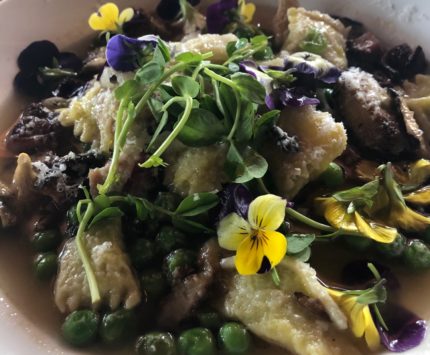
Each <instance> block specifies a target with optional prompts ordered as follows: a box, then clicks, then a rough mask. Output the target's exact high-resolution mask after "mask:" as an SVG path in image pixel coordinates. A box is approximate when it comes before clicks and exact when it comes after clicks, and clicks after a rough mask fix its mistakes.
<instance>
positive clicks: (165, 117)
mask: <svg viewBox="0 0 430 355" xmlns="http://www.w3.org/2000/svg"><path fill="white" fill-rule="evenodd" d="M168 120H169V113H168V112H167V111H165V112H163V115H162V116H161V119H160V122H159V123H158V126H157V129H156V130H155V132H154V134H153V136H152V138H151V141H150V142H149V144H148V147H147V148H146V150H148V151H149V150H150V149H151V148H152V146H153V145H154V143H155V142H156V141H157V138H158V137H159V135H160V133H161V132H162V131H163V129H164V127H166V124H167V122H168Z"/></svg>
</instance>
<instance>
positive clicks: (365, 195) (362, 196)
mask: <svg viewBox="0 0 430 355" xmlns="http://www.w3.org/2000/svg"><path fill="white" fill-rule="evenodd" d="M378 189H379V180H373V181H371V182H368V183H367V184H364V185H363V186H358V187H353V188H352V189H349V190H345V191H340V192H336V193H335V194H333V197H334V198H335V199H336V200H338V201H340V202H354V204H355V205H356V206H361V205H365V206H368V207H372V205H373V198H374V197H375V196H376V194H377V193H378Z"/></svg>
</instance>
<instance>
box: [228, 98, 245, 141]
mask: <svg viewBox="0 0 430 355" xmlns="http://www.w3.org/2000/svg"><path fill="white" fill-rule="evenodd" d="M233 92H234V97H235V98H236V102H237V106H236V115H235V117H234V122H233V127H231V131H230V133H229V135H228V136H227V139H228V140H232V139H233V137H234V134H235V133H236V130H237V127H238V126H239V121H240V114H241V109H242V107H241V101H240V96H239V94H238V92H237V90H233Z"/></svg>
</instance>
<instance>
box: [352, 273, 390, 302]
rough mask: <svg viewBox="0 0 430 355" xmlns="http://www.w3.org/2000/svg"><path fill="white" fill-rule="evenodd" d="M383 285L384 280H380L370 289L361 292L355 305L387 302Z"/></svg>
mask: <svg viewBox="0 0 430 355" xmlns="http://www.w3.org/2000/svg"><path fill="white" fill-rule="evenodd" d="M385 283H386V280H385V279H382V280H380V281H379V282H378V283H377V284H376V285H375V286H373V287H372V288H370V289H368V290H366V291H363V292H362V293H361V294H360V295H359V296H358V297H357V303H361V304H375V303H380V302H382V303H383V302H385V301H386V300H387V290H386V289H385V286H384V284H385Z"/></svg>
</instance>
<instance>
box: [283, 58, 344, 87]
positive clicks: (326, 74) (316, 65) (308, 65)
mask: <svg viewBox="0 0 430 355" xmlns="http://www.w3.org/2000/svg"><path fill="white" fill-rule="evenodd" d="M284 64H285V68H284V70H285V69H295V75H302V76H305V77H308V78H310V79H314V80H317V81H320V82H322V83H325V84H334V83H336V81H337V79H338V78H339V77H340V75H341V72H340V70H339V69H338V68H336V67H335V66H334V65H333V64H332V63H330V62H329V61H328V60H326V59H324V58H322V57H321V56H319V55H318V54H313V53H308V52H298V53H294V54H291V55H289V56H287V57H286V58H285V63H284Z"/></svg>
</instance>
